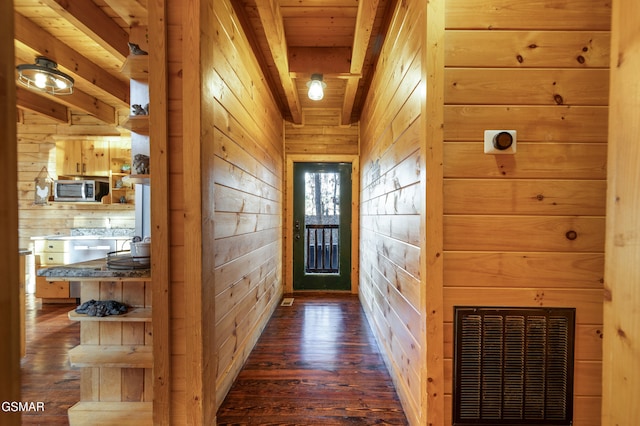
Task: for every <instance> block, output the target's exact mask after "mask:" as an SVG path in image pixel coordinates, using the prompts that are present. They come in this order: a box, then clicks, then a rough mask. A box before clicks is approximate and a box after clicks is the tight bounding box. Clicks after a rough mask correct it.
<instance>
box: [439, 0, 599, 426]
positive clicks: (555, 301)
mask: <svg viewBox="0 0 640 426" xmlns="http://www.w3.org/2000/svg"><path fill="white" fill-rule="evenodd" d="M610 17H611V10H610V4H609V3H608V2H600V1H592V0H576V1H572V2H556V1H549V0H538V1H532V2H524V3H523V2H513V1H507V0H500V1H497V2H491V4H490V3H489V2H486V1H484V0H447V1H446V10H445V25H446V31H445V69H444V78H445V83H444V90H445V92H444V117H445V120H444V164H443V166H444V188H443V189H444V218H443V219H444V228H443V231H444V250H445V252H444V277H443V284H444V308H445V309H444V314H445V321H444V336H445V347H444V350H445V374H446V379H445V391H446V395H447V399H446V409H445V414H447V416H449V415H450V413H451V398H450V396H451V390H452V389H451V383H452V354H453V345H452V343H451V342H452V339H453V331H452V319H453V306H455V305H490V306H532V307H536V306H563V307H575V308H576V310H577V311H576V317H577V321H576V322H577V330H576V359H575V361H576V363H575V390H574V394H575V399H574V401H575V405H574V424H575V425H576V426H585V425H588V426H596V425H599V424H600V399H601V395H602V393H601V371H602V335H603V334H602V324H603V318H602V295H603V273H604V236H605V219H604V215H605V192H606V177H607V114H608V89H609V80H608V78H609V69H608V68H609V38H610V34H609V28H610ZM488 129H515V130H517V141H518V142H517V153H516V154H515V155H486V154H484V153H483V131H484V130H488ZM446 423H447V424H450V419H448V421H447V422H446Z"/></svg>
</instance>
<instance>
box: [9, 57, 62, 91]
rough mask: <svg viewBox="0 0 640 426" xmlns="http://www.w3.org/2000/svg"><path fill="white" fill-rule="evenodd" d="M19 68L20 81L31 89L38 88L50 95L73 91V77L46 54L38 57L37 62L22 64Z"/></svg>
mask: <svg viewBox="0 0 640 426" xmlns="http://www.w3.org/2000/svg"><path fill="white" fill-rule="evenodd" d="M16 68H17V69H18V82H20V83H21V84H22V85H24V86H26V87H28V88H29V89H37V90H41V91H43V92H46V93H48V94H50V95H70V94H72V93H73V83H74V81H73V78H72V77H71V76H69V75H67V74H65V73H63V72H62V71H60V70H58V64H57V63H55V62H54V61H52V60H51V59H48V58H45V57H44V56H38V57H36V63H35V64H22V65H18V66H17V67H16Z"/></svg>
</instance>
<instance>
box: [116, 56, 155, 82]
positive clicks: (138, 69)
mask: <svg viewBox="0 0 640 426" xmlns="http://www.w3.org/2000/svg"><path fill="white" fill-rule="evenodd" d="M120 72H121V73H122V74H124V75H126V76H127V77H129V78H132V79H134V80H148V79H149V55H129V56H127V59H126V60H125V61H124V64H123V65H122V70H120Z"/></svg>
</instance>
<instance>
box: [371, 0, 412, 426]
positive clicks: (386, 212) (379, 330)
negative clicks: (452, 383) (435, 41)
mask: <svg viewBox="0 0 640 426" xmlns="http://www.w3.org/2000/svg"><path fill="white" fill-rule="evenodd" d="M423 4H424V2H421V1H407V2H401V4H400V5H399V6H398V7H397V9H396V11H395V14H394V17H393V19H392V22H391V26H390V30H389V37H388V38H387V40H386V41H385V43H384V44H383V46H382V50H381V53H380V59H379V63H378V67H377V70H376V74H375V76H374V78H373V81H372V85H371V89H370V91H369V96H368V98H367V101H366V104H365V106H364V109H363V114H362V118H361V135H360V144H361V146H360V155H361V157H360V161H361V163H360V164H361V176H360V188H361V189H360V221H361V222H360V223H361V225H360V282H359V286H360V300H361V302H362V306H363V308H364V310H365V312H366V313H367V317H368V319H369V322H370V325H371V327H372V329H373V331H374V333H375V335H376V337H377V339H378V343H379V345H380V346H381V349H382V351H383V353H384V356H385V359H386V362H387V366H388V368H389V371H390V373H391V376H392V378H393V380H394V382H395V385H396V390H397V392H398V395H399V397H400V399H401V400H402V403H403V407H404V410H405V413H406V415H407V417H408V419H409V421H410V422H411V424H416V425H417V424H425V423H424V422H423V421H421V414H420V412H421V404H422V401H421V398H422V396H421V392H422V386H423V382H422V379H423V378H422V374H421V373H422V367H423V362H424V360H423V351H424V336H423V332H424V328H423V326H422V324H423V322H424V319H423V318H422V316H421V282H422V280H423V278H424V271H423V270H422V269H421V256H423V254H424V252H423V242H422V241H423V239H422V238H421V235H422V233H423V232H424V214H423V213H424V207H423V205H424V202H425V194H424V176H425V170H424V169H425V163H424V152H423V151H422V150H421V145H422V143H421V141H422V140H423V138H424V136H423V130H422V126H423V125H424V117H423V116H422V114H421V111H422V105H423V99H424V93H423V91H422V89H424V86H423V85H422V84H423V72H422V69H423V60H422V56H421V52H422V48H423V46H422V43H423V36H422V34H423V31H424V27H425V25H424V10H423V9H424V6H423Z"/></svg>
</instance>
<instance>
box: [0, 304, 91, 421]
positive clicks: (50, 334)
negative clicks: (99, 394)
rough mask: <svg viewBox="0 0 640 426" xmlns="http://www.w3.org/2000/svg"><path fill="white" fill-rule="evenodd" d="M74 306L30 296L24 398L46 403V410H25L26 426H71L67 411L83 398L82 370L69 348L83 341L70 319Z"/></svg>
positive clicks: (23, 362)
mask: <svg viewBox="0 0 640 426" xmlns="http://www.w3.org/2000/svg"><path fill="white" fill-rule="evenodd" d="M75 306H76V305H68V304H64V305H58V304H44V305H41V304H40V303H37V302H36V299H35V297H33V296H28V297H27V306H26V315H25V316H26V321H25V328H26V337H27V353H26V356H25V357H24V358H22V362H21V372H22V398H21V400H22V401H24V402H36V403H37V402H44V404H45V405H44V407H45V409H44V412H43V411H39V412H36V411H31V412H24V413H22V424H23V425H42V426H45V425H46V426H57V425H68V424H69V420H68V418H67V410H68V409H69V407H71V406H72V405H73V404H75V403H76V402H78V401H79V400H80V369H78V368H72V367H71V366H70V365H69V349H71V348H73V347H74V346H76V345H78V344H79V343H80V326H79V323H78V322H74V321H69V319H68V318H67V312H69V311H70V310H72V309H73V308H75ZM1 423H2V422H1V421H0V424H1Z"/></svg>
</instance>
